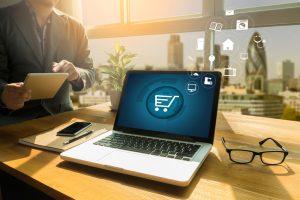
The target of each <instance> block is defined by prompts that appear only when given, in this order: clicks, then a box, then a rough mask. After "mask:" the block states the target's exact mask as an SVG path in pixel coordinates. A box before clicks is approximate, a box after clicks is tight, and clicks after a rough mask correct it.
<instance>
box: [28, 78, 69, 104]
mask: <svg viewBox="0 0 300 200" xmlns="http://www.w3.org/2000/svg"><path fill="white" fill-rule="evenodd" d="M67 77H68V74H67V73H29V74H28V75H27V77H26V79H25V81H24V85H25V87H26V88H27V89H29V90H31V99H30V100H36V99H50V98H53V97H54V96H55V95H56V93H57V92H58V90H59V88H60V87H61V86H62V84H63V83H64V82H65V80H66V79H67Z"/></svg>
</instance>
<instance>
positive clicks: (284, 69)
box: [277, 60, 295, 88]
mask: <svg viewBox="0 0 300 200" xmlns="http://www.w3.org/2000/svg"><path fill="white" fill-rule="evenodd" d="M277 73H278V78H280V79H282V80H283V83H284V88H286V87H287V86H288V82H289V80H291V79H293V78H294V77H295V64H294V63H293V62H291V61H290V60H284V61H282V62H281V63H278V64H277Z"/></svg>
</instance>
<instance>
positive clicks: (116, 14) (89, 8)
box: [82, 0, 121, 26]
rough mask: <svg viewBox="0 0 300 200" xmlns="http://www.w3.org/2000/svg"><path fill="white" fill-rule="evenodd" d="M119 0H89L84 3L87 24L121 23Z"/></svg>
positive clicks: (84, 17)
mask: <svg viewBox="0 0 300 200" xmlns="http://www.w3.org/2000/svg"><path fill="white" fill-rule="evenodd" d="M120 9H121V8H120V1H119V0H109V1H106V0H88V1H83V3H82V12H83V13H82V14H83V23H84V24H85V25H86V26H95V25H104V24H116V23H121V15H120Z"/></svg>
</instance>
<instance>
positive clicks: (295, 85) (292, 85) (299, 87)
mask: <svg viewBox="0 0 300 200" xmlns="http://www.w3.org/2000/svg"><path fill="white" fill-rule="evenodd" d="M287 88H288V90H291V91H300V77H299V78H293V79H290V80H289V81H288V85H287Z"/></svg>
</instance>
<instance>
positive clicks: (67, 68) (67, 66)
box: [52, 60, 80, 81]
mask: <svg viewBox="0 0 300 200" xmlns="http://www.w3.org/2000/svg"><path fill="white" fill-rule="evenodd" d="M52 70H53V72H61V73H68V74H69V76H68V81H76V80H78V79H79V77H80V76H79V72H78V71H77V69H76V67H75V66H74V65H73V63H71V62H69V61H66V60H62V61H60V62H59V63H53V68H52Z"/></svg>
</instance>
